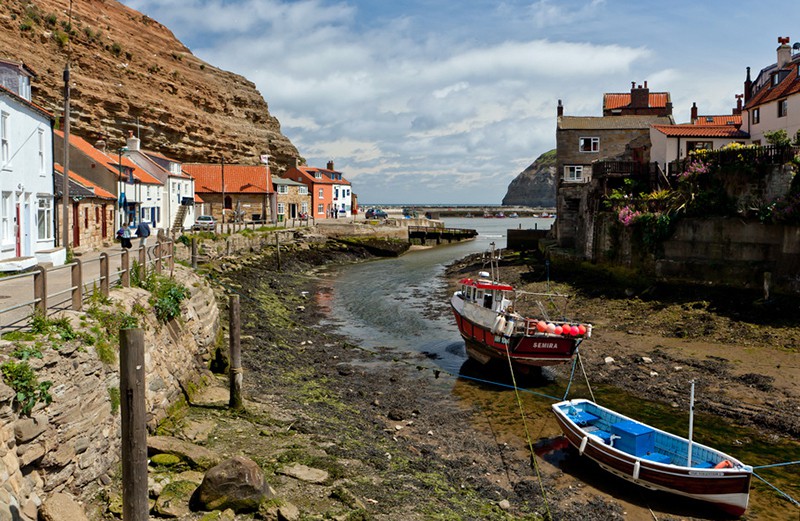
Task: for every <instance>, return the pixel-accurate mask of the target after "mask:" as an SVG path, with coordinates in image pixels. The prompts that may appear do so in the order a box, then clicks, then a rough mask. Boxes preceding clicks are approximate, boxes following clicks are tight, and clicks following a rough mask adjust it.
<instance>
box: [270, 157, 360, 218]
mask: <svg viewBox="0 0 800 521" xmlns="http://www.w3.org/2000/svg"><path fill="white" fill-rule="evenodd" d="M283 177H284V178H285V179H291V180H293V181H297V182H299V183H303V184H304V185H306V186H307V187H308V191H309V192H310V194H311V211H312V217H314V218H315V219H336V218H343V217H347V216H349V215H350V214H351V213H352V212H353V197H354V195H353V191H352V187H351V185H350V181H348V180H347V179H345V178H344V176H343V175H342V173H341V172H338V171H337V170H335V169H334V164H333V161H328V165H327V168H316V167H309V166H304V165H300V164H297V165H296V166H294V167H292V168H290V169H288V170H287V171H286V172H285V173H284V174H283Z"/></svg>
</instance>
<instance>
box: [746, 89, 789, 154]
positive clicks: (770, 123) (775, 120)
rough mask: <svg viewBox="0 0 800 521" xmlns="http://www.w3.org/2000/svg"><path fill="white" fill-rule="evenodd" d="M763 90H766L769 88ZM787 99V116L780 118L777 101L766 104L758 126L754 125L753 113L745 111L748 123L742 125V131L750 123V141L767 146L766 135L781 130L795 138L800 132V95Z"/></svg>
mask: <svg viewBox="0 0 800 521" xmlns="http://www.w3.org/2000/svg"><path fill="white" fill-rule="evenodd" d="M763 88H765V89H766V88H769V87H763ZM787 99H788V107H787V113H786V116H784V117H780V118H779V117H778V102H777V101H772V102H770V103H765V104H764V105H761V106H760V107H759V108H760V109H761V115H760V118H759V122H758V123H756V124H753V123H752V115H751V114H750V112H751V111H750V110H745V111H744V113H743V117H746V119H745V121H746V123H745V124H744V125H742V129H745V128H746V127H747V126H748V123H749V132H750V139H751V140H752V141H753V142H760V143H761V144H762V145H766V144H767V142H766V140H765V139H764V133H765V132H772V131H775V130H781V129H782V130H785V131H786V133H787V134H788V136H789V138H790V139H792V138H794V135H795V133H796V132H797V131H798V130H800V94H795V95H793V96H790V97H789V98H787Z"/></svg>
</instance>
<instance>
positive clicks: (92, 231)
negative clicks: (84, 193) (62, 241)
mask: <svg viewBox="0 0 800 521" xmlns="http://www.w3.org/2000/svg"><path fill="white" fill-rule="evenodd" d="M114 210H115V204H114V201H108V200H105V199H82V200H80V201H79V202H78V221H77V223H73V219H72V216H73V213H72V212H70V214H69V227H70V230H73V233H74V230H76V229H77V230H78V234H79V242H78V244H79V246H76V248H75V249H76V251H88V250H95V249H99V248H104V247H107V246H109V245H111V243H112V242H113V241H114V239H115V234H116V231H117V229H118V226H116V225H115V218H114V217H115V215H114V213H115V212H114ZM103 213H105V216H106V228H105V230H103ZM72 237H73V236H71V240H72Z"/></svg>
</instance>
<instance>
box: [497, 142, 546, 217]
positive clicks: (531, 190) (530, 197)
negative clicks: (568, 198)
mask: <svg viewBox="0 0 800 521" xmlns="http://www.w3.org/2000/svg"><path fill="white" fill-rule="evenodd" d="M503 204H504V205H508V206H514V205H520V206H533V207H537V208H555V206H556V151H555V150H551V151H549V152H545V153H544V154H542V155H541V156H539V157H538V158H537V159H536V161H534V162H533V163H532V164H531V165H530V166H529V167H528V168H526V169H525V170H523V171H522V172H520V173H519V175H517V177H515V178H514V180H513V181H511V184H509V185H508V191H507V192H506V196H505V197H503Z"/></svg>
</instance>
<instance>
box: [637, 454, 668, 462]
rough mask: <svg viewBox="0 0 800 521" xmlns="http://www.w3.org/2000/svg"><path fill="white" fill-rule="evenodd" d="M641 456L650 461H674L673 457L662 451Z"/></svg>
mask: <svg viewBox="0 0 800 521" xmlns="http://www.w3.org/2000/svg"><path fill="white" fill-rule="evenodd" d="M641 458H642V459H646V460H649V461H655V462H656V463H672V458H670V457H669V456H667V455H666V454H661V453H660V452H650V453H648V454H645V455H644V456H641Z"/></svg>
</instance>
